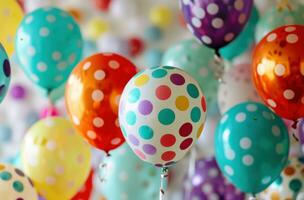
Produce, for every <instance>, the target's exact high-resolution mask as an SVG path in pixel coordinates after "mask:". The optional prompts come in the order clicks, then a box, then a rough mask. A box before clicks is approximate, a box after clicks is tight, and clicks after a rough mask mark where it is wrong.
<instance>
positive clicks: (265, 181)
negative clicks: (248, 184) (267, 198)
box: [262, 176, 271, 185]
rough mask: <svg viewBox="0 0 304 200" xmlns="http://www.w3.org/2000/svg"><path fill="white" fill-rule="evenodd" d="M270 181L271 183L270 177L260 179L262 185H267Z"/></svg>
mask: <svg viewBox="0 0 304 200" xmlns="http://www.w3.org/2000/svg"><path fill="white" fill-rule="evenodd" d="M270 181H271V177H270V176H267V177H265V178H263V179H262V183H263V184H265V185H266V184H268V183H269V182H270Z"/></svg>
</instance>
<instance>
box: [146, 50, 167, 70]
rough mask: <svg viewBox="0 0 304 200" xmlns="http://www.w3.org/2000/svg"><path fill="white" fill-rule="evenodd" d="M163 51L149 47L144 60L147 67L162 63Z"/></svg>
mask: <svg viewBox="0 0 304 200" xmlns="http://www.w3.org/2000/svg"><path fill="white" fill-rule="evenodd" d="M162 57H163V51H162V50H161V49H158V48H150V49H147V50H146V51H145V53H144V61H145V67H146V68H152V67H157V66H159V65H160V64H161V60H162Z"/></svg>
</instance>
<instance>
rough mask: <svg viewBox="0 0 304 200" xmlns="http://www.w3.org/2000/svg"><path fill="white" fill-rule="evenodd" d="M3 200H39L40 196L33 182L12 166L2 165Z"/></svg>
mask: <svg viewBox="0 0 304 200" xmlns="http://www.w3.org/2000/svg"><path fill="white" fill-rule="evenodd" d="M0 197H1V199H25V200H27V199H30V200H37V199H38V194H37V192H36V190H35V188H34V187H33V184H32V181H31V180H30V179H29V178H28V177H26V176H25V175H24V173H23V172H22V171H21V170H19V169H17V168H15V167H13V166H12V165H8V164H4V163H0Z"/></svg>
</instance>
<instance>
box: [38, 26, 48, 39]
mask: <svg viewBox="0 0 304 200" xmlns="http://www.w3.org/2000/svg"><path fill="white" fill-rule="evenodd" d="M39 34H40V36H42V37H47V36H48V35H49V34H50V30H49V29H48V28H47V27H42V28H41V29H40V30H39Z"/></svg>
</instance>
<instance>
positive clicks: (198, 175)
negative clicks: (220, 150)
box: [183, 157, 245, 200]
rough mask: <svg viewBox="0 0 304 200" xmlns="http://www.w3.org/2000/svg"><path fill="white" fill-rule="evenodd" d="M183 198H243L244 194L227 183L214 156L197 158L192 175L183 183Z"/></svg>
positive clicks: (190, 199) (232, 199)
mask: <svg viewBox="0 0 304 200" xmlns="http://www.w3.org/2000/svg"><path fill="white" fill-rule="evenodd" d="M183 190H184V194H183V199H184V200H194V199H197V200H210V199H223V200H245V194H243V193H242V192H240V191H239V190H238V189H236V188H235V187H234V186H233V185H231V184H230V183H228V182H227V181H226V180H225V178H224V176H223V175H222V173H221V171H220V169H219V168H218V165H217V163H216V160H215V158H213V157H211V158H205V159H198V160H197V161H196V163H195V170H194V173H193V174H192V176H190V177H189V176H188V177H186V179H185V180H184V184H183Z"/></svg>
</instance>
